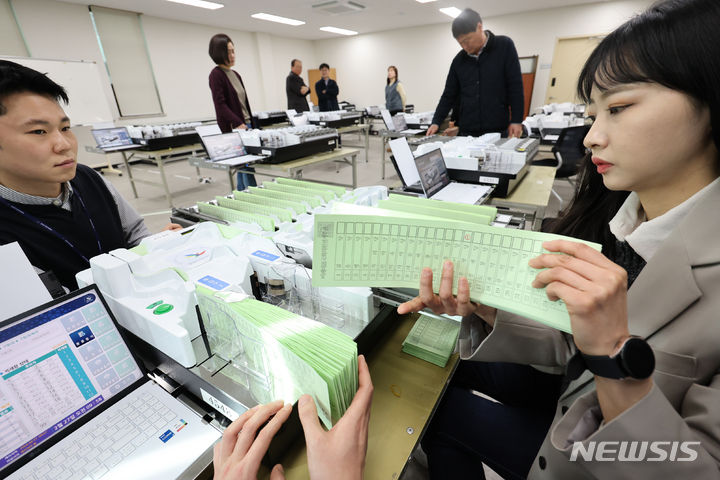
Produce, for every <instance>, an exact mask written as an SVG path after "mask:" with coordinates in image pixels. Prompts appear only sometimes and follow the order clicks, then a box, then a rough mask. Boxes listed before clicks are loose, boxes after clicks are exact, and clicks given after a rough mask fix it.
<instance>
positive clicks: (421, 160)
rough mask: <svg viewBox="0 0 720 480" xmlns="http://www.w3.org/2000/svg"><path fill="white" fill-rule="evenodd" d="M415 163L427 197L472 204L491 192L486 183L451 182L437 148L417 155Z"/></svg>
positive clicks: (441, 155) (440, 151)
mask: <svg viewBox="0 0 720 480" xmlns="http://www.w3.org/2000/svg"><path fill="white" fill-rule="evenodd" d="M415 164H416V165H417V171H418V175H420V184H421V185H422V189H423V192H424V193H425V196H426V197H427V198H432V199H433V200H444V201H447V202H458V203H468V204H471V205H474V204H476V203H478V202H479V201H480V200H482V199H483V198H485V197H487V196H488V195H490V193H491V192H492V187H489V186H487V185H476V184H471V183H455V182H451V181H450V176H449V175H448V171H447V167H446V166H445V159H444V158H443V154H442V150H440V149H439V148H436V149H435V150H430V151H429V152H427V153H424V154H422V155H419V156H417V157H416V158H415Z"/></svg>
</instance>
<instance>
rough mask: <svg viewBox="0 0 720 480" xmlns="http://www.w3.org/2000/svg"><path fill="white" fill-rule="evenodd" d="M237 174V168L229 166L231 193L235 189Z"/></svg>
mask: <svg viewBox="0 0 720 480" xmlns="http://www.w3.org/2000/svg"><path fill="white" fill-rule="evenodd" d="M235 175H237V168H228V180H230V193H232V192H233V191H235Z"/></svg>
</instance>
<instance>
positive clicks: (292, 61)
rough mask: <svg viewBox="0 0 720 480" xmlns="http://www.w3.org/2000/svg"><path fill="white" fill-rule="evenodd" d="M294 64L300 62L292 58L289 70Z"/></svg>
mask: <svg viewBox="0 0 720 480" xmlns="http://www.w3.org/2000/svg"><path fill="white" fill-rule="evenodd" d="M296 62H300V60H298V59H297V58H293V59H292V60H290V68H292V67H294V66H295V63H296Z"/></svg>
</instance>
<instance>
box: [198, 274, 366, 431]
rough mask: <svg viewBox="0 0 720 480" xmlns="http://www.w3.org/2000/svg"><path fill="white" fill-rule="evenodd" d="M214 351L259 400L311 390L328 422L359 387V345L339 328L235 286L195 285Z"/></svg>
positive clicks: (337, 416) (292, 397) (292, 398)
mask: <svg viewBox="0 0 720 480" xmlns="http://www.w3.org/2000/svg"><path fill="white" fill-rule="evenodd" d="M196 293H197V299H198V305H199V307H200V311H201V313H202V316H203V320H204V323H205V328H206V330H207V332H208V339H209V341H210V348H211V350H212V352H213V353H214V354H216V355H218V356H220V357H221V358H225V359H226V360H229V361H232V362H233V366H234V367H235V368H236V369H237V370H238V371H240V372H243V376H242V377H243V378H241V379H238V381H239V382H240V383H244V384H245V386H246V387H247V388H248V389H249V390H250V391H251V393H252V395H253V397H254V399H255V400H256V401H257V402H258V403H267V402H270V401H273V400H278V399H282V400H284V401H285V402H288V403H294V402H295V401H297V399H298V398H299V397H300V396H301V395H303V394H306V393H307V394H309V395H311V396H312V397H313V399H314V400H315V403H316V405H317V407H318V416H319V417H320V419H321V421H322V422H323V424H324V425H325V426H326V427H328V428H330V427H331V426H332V425H333V424H334V423H335V422H337V421H338V420H339V419H340V417H341V416H342V415H343V413H345V410H347V408H348V407H349V406H350V402H351V401H352V399H353V397H354V395H355V392H356V391H357V388H358V364H357V345H356V344H355V342H354V341H353V340H352V339H351V338H350V337H348V336H347V335H345V334H344V333H342V332H339V331H338V330H335V329H333V328H331V327H329V326H327V325H324V324H322V323H319V322H316V321H314V320H310V319H308V318H305V317H301V316H299V315H296V314H294V313H292V312H289V311H287V310H283V309H282V308H279V307H275V306H273V305H270V304H267V303H264V302H260V301H257V300H255V299H254V298H249V297H247V296H245V295H240V294H236V293H232V292H215V291H213V290H210V289H208V288H206V287H203V286H200V285H197V286H196Z"/></svg>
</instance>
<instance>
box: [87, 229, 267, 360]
mask: <svg viewBox="0 0 720 480" xmlns="http://www.w3.org/2000/svg"><path fill="white" fill-rule="evenodd" d="M243 237H251V238H259V237H255V236H254V235H250V234H241V235H238V236H236V237H233V238H225V237H224V236H223V235H222V233H221V232H220V230H219V228H218V226H217V225H216V224H214V223H210V222H208V223H203V224H199V225H197V226H195V228H194V229H193V230H192V231H191V232H190V233H187V234H185V235H182V234H181V233H180V232H169V233H168V232H163V233H162V234H159V235H157V236H151V237H148V238H147V239H144V240H143V242H142V243H141V245H143V246H144V247H145V248H146V249H147V254H145V255H138V254H137V253H134V252H132V251H129V250H126V249H118V250H113V251H112V252H110V253H109V254H102V255H98V256H97V257H94V258H92V259H91V260H90V269H89V270H85V271H83V272H80V273H78V275H77V277H76V278H77V280H78V284H79V285H80V286H83V285H87V284H90V283H96V284H97V285H98V287H99V288H100V291H102V292H103V295H104V296H105V298H106V299H107V301H108V303H109V305H110V308H111V309H112V310H113V312H114V313H115V315H116V317H117V318H118V321H119V322H120V324H121V325H123V326H124V327H125V328H127V329H128V330H130V331H131V332H132V333H134V334H135V335H137V336H138V337H140V338H142V339H143V340H145V341H147V342H148V343H150V344H151V345H153V346H154V347H156V348H158V349H159V350H161V351H162V352H164V353H166V354H167V355H169V356H170V357H172V358H174V359H175V360H176V361H178V362H179V363H180V364H182V365H183V366H185V367H191V366H194V365H195V364H196V363H197V362H196V358H195V354H194V353H193V349H192V344H191V341H192V339H194V338H196V337H198V336H199V335H200V326H199V322H198V318H197V314H196V312H195V306H196V305H197V299H196V297H195V284H201V285H204V286H206V287H209V288H212V289H214V290H223V289H225V288H228V287H231V286H233V287H234V288H239V289H242V290H243V291H244V292H247V293H250V292H251V291H252V288H251V284H250V276H251V275H252V273H253V267H252V266H251V262H250V260H249V257H248V253H247V252H246V248H245V245H246V243H247V242H244V241H243ZM260 240H265V241H266V242H269V245H270V246H271V247H274V245H273V244H272V241H270V240H268V239H260ZM266 245H267V243H266ZM250 253H252V252H250ZM278 253H279V252H278ZM161 305H171V306H172V309H168V307H167V306H165V307H164V308H163V309H160V310H158V307H159V306H161Z"/></svg>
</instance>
